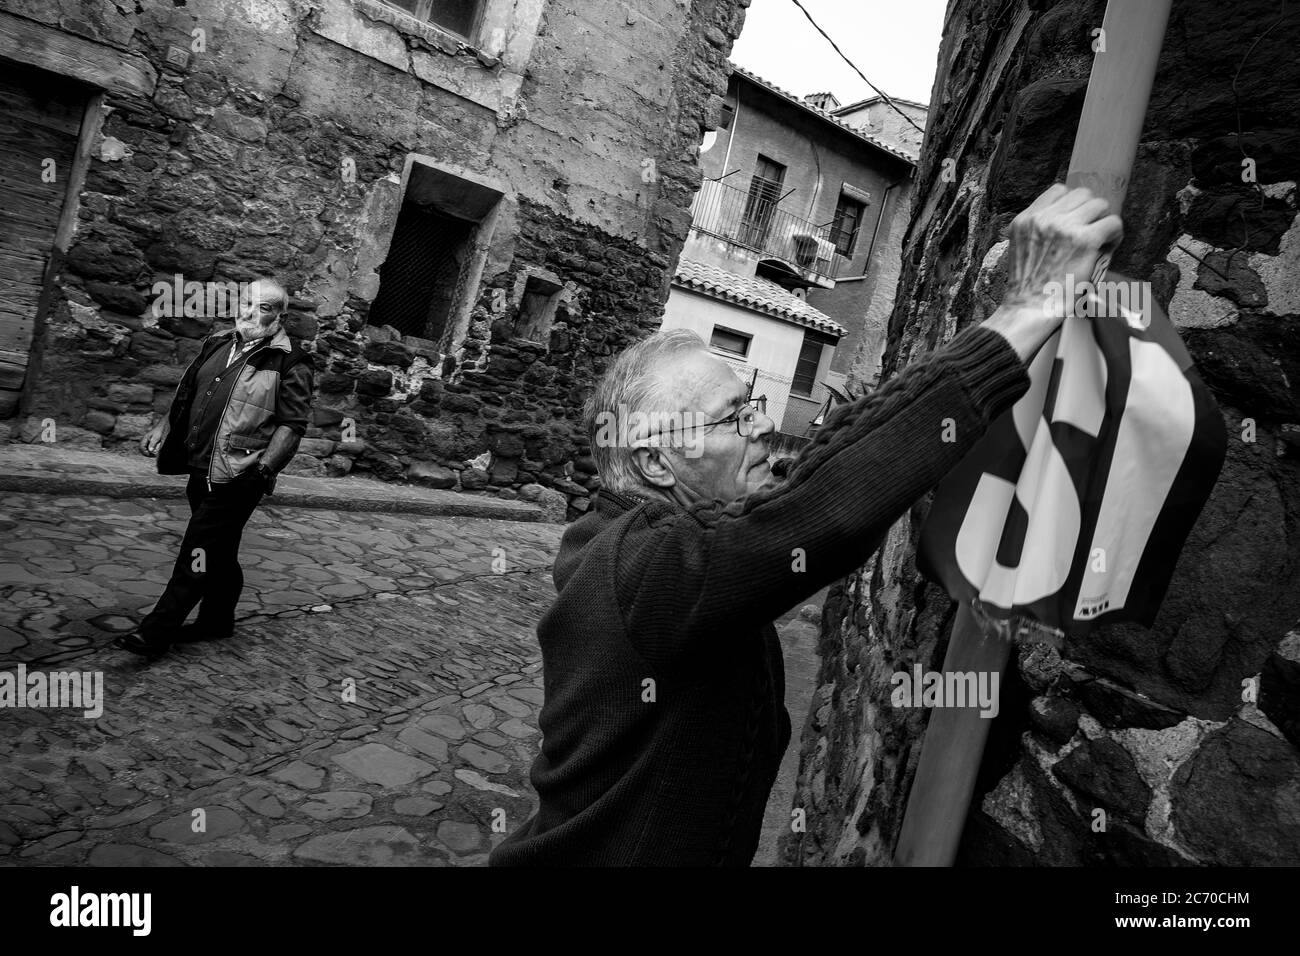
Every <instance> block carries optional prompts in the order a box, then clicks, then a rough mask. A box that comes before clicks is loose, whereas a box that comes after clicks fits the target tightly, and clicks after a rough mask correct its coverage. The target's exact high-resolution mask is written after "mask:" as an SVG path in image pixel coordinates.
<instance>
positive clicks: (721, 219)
mask: <svg viewBox="0 0 1300 956" xmlns="http://www.w3.org/2000/svg"><path fill="white" fill-rule="evenodd" d="M691 225H692V226H693V227H694V228H695V229H697V230H698V231H700V232H703V233H707V234H708V235H711V236H717V237H718V238H719V239H725V240H726V241H728V242H734V243H735V244H736V245H738V246H744V247H745V248H747V249H752V250H753V251H754V252H756V253H757V254H758V255H759V256H761V257H763V258H773V259H780V260H782V261H784V262H787V263H789V264H791V265H793V266H797V267H798V268H800V269H803V270H805V271H807V272H811V273H813V274H814V275H817V276H820V277H821V278H824V279H831V280H834V279H835V273H836V269H837V263H836V253H835V243H834V241H833V239H832V237H831V229H830V227H829V226H816V225H813V224H812V223H811V222H809V221H808V220H806V219H800V218H799V217H798V216H795V215H793V214H792V213H788V212H786V211H785V210H784V209H781V208H779V201H777V200H773V199H771V198H769V197H768V196H767V195H765V191H746V190H743V189H737V188H736V187H734V186H729V185H727V184H726V183H723V182H718V181H715V180H705V182H704V183H703V185H701V186H700V191H699V192H698V193H696V194H695V202H694V203H692V205H691Z"/></svg>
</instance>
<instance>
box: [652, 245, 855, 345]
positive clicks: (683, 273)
mask: <svg viewBox="0 0 1300 956" xmlns="http://www.w3.org/2000/svg"><path fill="white" fill-rule="evenodd" d="M673 283H674V284H676V285H679V286H681V287H682V288H684V289H690V290H691V291H693V292H701V293H703V294H704V295H708V296H712V297H713V298H715V299H722V300H723V301H725V302H734V303H736V304H738V305H743V306H746V307H748V308H750V309H753V310H755V311H756V312H765V313H767V314H768V315H775V316H776V317H778V318H782V319H786V320H788V321H790V322H794V323H795V324H797V325H806V326H808V327H809V328H812V329H817V330H818V331H820V332H826V333H827V334H829V335H834V336H837V337H841V336H844V335H847V334H848V330H847V329H845V328H844V326H842V325H840V324H839V323H838V322H836V321H835V320H834V319H832V318H831V317H830V316H828V315H827V314H826V313H824V312H821V311H819V310H818V309H814V308H813V307H812V306H811V305H809V304H808V303H807V302H805V301H804V300H803V299H801V298H799V297H798V296H797V295H793V294H792V293H790V292H787V291H786V290H785V289H782V288H781V287H780V286H779V285H777V284H776V283H775V282H772V281H771V280H770V279H760V278H758V277H757V276H742V275H737V274H736V273H734V272H728V271H727V270H726V269H719V268H718V267H717V266H711V265H707V264H705V263H703V262H696V261H695V260H693V259H682V260H680V261H679V262H678V263H677V273H676V275H674V276H673Z"/></svg>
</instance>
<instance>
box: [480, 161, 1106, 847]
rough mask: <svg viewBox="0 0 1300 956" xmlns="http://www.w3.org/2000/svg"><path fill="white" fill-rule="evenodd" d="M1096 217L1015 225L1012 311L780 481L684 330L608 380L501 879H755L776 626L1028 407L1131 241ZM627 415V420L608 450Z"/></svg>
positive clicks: (732, 378)
mask: <svg viewBox="0 0 1300 956" xmlns="http://www.w3.org/2000/svg"><path fill="white" fill-rule="evenodd" d="M1106 211H1107V204H1106V202H1105V201H1104V200H1100V199H1095V198H1093V197H1092V195H1091V193H1089V192H1088V190H1086V189H1076V190H1067V189H1066V188H1065V187H1064V186H1060V185H1057V186H1053V187H1052V188H1051V189H1049V190H1047V191H1046V192H1045V193H1043V194H1042V195H1041V196H1040V197H1039V198H1038V199H1037V200H1035V202H1034V203H1033V205H1031V206H1030V207H1029V208H1028V209H1027V210H1025V211H1024V212H1023V213H1021V214H1020V216H1018V217H1017V218H1016V219H1015V221H1014V222H1013V224H1012V228H1011V247H1010V250H1009V253H1008V261H1009V263H1010V270H1009V271H1010V276H1009V283H1008V291H1007V293H1006V298H1005V299H1004V301H1003V303H1002V305H1001V307H1000V308H998V309H997V311H996V312H994V314H993V315H991V316H990V317H989V318H988V320H986V321H985V322H984V323H982V324H981V325H978V326H975V327H973V328H970V329H967V330H966V331H964V332H963V333H961V334H960V335H958V336H957V337H956V338H955V339H954V340H953V341H951V342H949V343H948V344H947V345H946V346H944V347H942V348H939V349H937V350H936V351H934V352H932V353H931V354H930V355H928V356H926V357H925V358H924V359H921V360H919V361H917V362H915V363H913V364H912V365H911V366H909V367H908V368H907V369H906V370H904V371H903V372H901V373H900V374H899V375H897V376H896V377H895V378H894V379H893V380H891V381H890V382H889V383H888V384H886V385H885V386H883V387H882V388H880V389H879V390H878V391H876V392H875V393H873V394H871V395H869V396H867V397H865V398H862V399H859V400H858V401H856V402H853V403H851V404H848V405H843V406H840V407H839V408H837V409H836V410H835V412H834V413H833V414H832V415H831V416H829V418H828V420H827V422H826V424H825V425H824V426H823V427H822V428H821V430H820V431H819V433H818V435H817V437H816V439H815V440H814V441H813V442H812V443H811V444H810V445H809V446H808V447H807V448H805V449H804V450H803V451H802V452H801V453H800V455H799V457H798V458H797V459H796V460H795V462H794V464H793V465H792V466H791V468H790V470H789V474H788V476H787V477H786V478H785V479H784V480H782V481H780V482H778V481H777V480H776V479H774V478H773V476H772V473H771V469H770V468H769V465H768V454H769V449H768V436H769V435H771V434H772V432H773V431H774V429H775V426H774V424H773V422H772V420H771V419H769V418H768V417H767V416H766V414H765V413H764V407H763V406H764V403H763V402H762V401H761V400H755V402H754V403H753V404H749V402H748V395H747V393H746V389H745V386H744V384H743V383H742V382H741V381H740V380H739V379H738V378H737V377H736V375H735V374H734V373H733V372H732V371H731V369H730V368H729V367H728V366H727V365H726V364H725V363H724V362H722V361H720V360H719V359H717V358H715V357H714V356H713V355H711V354H710V353H709V351H708V348H707V347H706V346H705V344H704V342H703V341H701V340H700V339H699V338H698V337H697V336H695V335H694V334H693V333H691V332H687V331H684V330H673V331H664V332H660V333H657V334H655V335H652V336H650V337H649V338H648V339H646V340H644V341H642V342H639V343H637V344H636V345H634V346H632V347H631V348H630V349H628V350H627V351H626V352H624V353H623V354H622V355H621V356H620V357H619V358H618V359H617V360H616V361H615V362H614V363H613V365H612V366H611V367H610V369H609V370H608V372H607V373H606V375H605V378H604V380H603V381H602V382H601V383H600V384H599V386H598V387H597V388H596V390H595V393H594V394H593V395H592V397H591V400H590V402H589V406H588V413H589V421H590V422H591V423H592V434H593V451H594V457H595V459H596V463H597V467H598V470H599V472H600V475H601V479H602V489H601V491H600V492H599V493H598V494H597V495H596V496H595V499H594V501H593V506H592V509H591V510H590V511H589V512H588V513H587V514H586V515H584V516H583V517H582V518H581V519H579V520H578V521H576V522H574V524H573V525H571V526H570V527H569V529H568V530H567V532H566V533H565V535H564V539H563V541H562V542H561V545H560V552H559V555H558V557H557V558H556V561H555V569H554V577H555V585H556V588H557V590H558V592H559V593H558V596H557V598H556V600H555V603H554V604H553V605H552V606H551V607H550V609H549V610H548V611H547V612H546V614H545V615H544V616H543V618H542V620H541V622H540V623H539V625H538V638H539V641H540V643H541V648H542V656H543V676H544V685H545V704H544V706H543V708H542V712H541V715H540V718H539V723H540V726H541V730H542V735H543V740H542V746H541V752H540V754H539V755H538V757H537V759H536V761H535V762H534V764H533V767H532V771H531V775H530V779H531V782H532V784H533V787H534V788H535V789H536V791H537V794H538V797H539V807H538V810H537V812H536V813H535V814H533V815H532V816H531V817H529V819H528V820H527V821H524V822H523V823H522V824H521V825H520V826H518V827H515V828H514V829H513V830H512V831H511V832H510V833H509V835H508V836H507V837H506V839H505V840H504V841H503V842H502V843H501V844H500V845H499V846H497V847H496V849H495V850H494V851H493V853H492V855H491V858H490V862H491V863H492V864H493V865H497V866H509V865H733V866H734V865H739V866H747V865H748V864H749V863H750V861H751V860H752V859H753V856H754V853H755V851H756V849H757V847H758V840H759V833H760V830H761V826H762V819H763V811H764V808H765V806H766V803H767V798H768V794H769V793H770V791H771V788H772V784H773V782H774V781H775V779H776V775H777V770H778V768H779V766H780V763H781V757H782V755H783V754H784V752H785V749H786V747H787V746H788V744H789V741H790V719H789V716H788V715H787V713H786V710H785V706H784V695H785V679H784V669H783V662H782V657H781V646H780V643H779V642H778V639H777V635H776V631H775V629H774V628H773V626H772V623H771V622H772V621H773V620H775V619H776V618H777V617H779V616H780V615H781V614H782V613H784V612H785V611H787V610H788V609H789V608H791V607H793V606H795V605H797V604H798V603H799V602H801V601H803V600H806V599H807V598H809V597H811V596H812V595H813V594H815V593H817V591H819V590H820V589H821V588H823V587H825V586H826V585H827V584H829V583H831V582H832V581H834V580H836V579H838V578H840V577H842V576H844V575H845V574H848V573H849V572H851V571H852V570H853V569H854V568H856V567H858V566H860V565H861V564H862V563H863V562H864V561H865V560H866V559H867V558H868V557H869V556H870V554H871V552H872V551H873V550H875V548H876V547H877V545H878V544H879V543H880V541H881V539H882V538H883V536H884V534H885V533H886V531H887V530H888V529H889V527H890V525H892V524H893V523H894V522H895V521H896V520H897V519H898V518H899V517H900V516H902V515H903V514H905V513H906V511H907V509H908V508H909V507H910V506H911V505H912V504H913V503H914V502H915V501H916V500H917V499H918V498H919V497H921V496H922V495H923V494H925V492H926V491H928V490H929V489H930V488H932V487H933V486H934V485H935V484H937V483H938V482H939V480H940V479H941V478H942V477H943V476H944V474H945V473H946V472H947V471H949V470H950V469H951V468H952V467H953V466H955V465H956V464H957V462H958V461H960V460H961V458H962V457H963V456H964V455H965V454H966V452H968V451H969V450H970V449H971V447H972V446H973V445H974V444H975V442H976V441H977V440H978V439H979V438H980V436H981V435H982V434H983V433H984V431H985V430H986V429H987V427H988V425H989V424H990V423H991V422H992V421H993V419H995V418H996V417H997V416H998V415H999V414H1000V413H1002V412H1003V411H1004V410H1006V409H1008V408H1009V407H1010V406H1011V405H1012V404H1013V403H1014V402H1015V401H1016V399H1018V398H1019V397H1020V396H1021V395H1022V394H1023V393H1024V392H1025V390H1026V389H1027V388H1028V384H1029V379H1028V376H1027V371H1026V370H1027V368H1028V365H1029V363H1030V361H1031V360H1032V358H1033V356H1034V354H1035V353H1036V352H1037V351H1038V349H1039V348H1040V347H1041V346H1042V345H1043V343H1044V342H1046V341H1047V340H1048V339H1049V338H1050V337H1051V336H1052V334H1053V333H1054V332H1055V331H1056V329H1057V328H1058V327H1059V325H1060V323H1061V321H1062V319H1063V317H1064V310H1063V309H1059V310H1057V309H1053V308H1052V307H1051V306H1050V305H1049V301H1050V300H1049V299H1047V298H1045V296H1046V290H1047V289H1048V288H1051V284H1052V283H1055V282H1061V283H1062V284H1064V282H1065V281H1066V277H1067V276H1069V275H1073V276H1074V277H1076V279H1080V280H1082V279H1086V278H1088V277H1089V276H1090V275H1091V272H1092V267H1093V264H1094V262H1095V261H1096V259H1097V257H1098V255H1099V253H1100V251H1101V250H1103V249H1104V248H1108V247H1110V246H1113V245H1114V244H1115V243H1117V242H1118V239H1119V236H1120V232H1121V226H1120V221H1119V219H1118V217H1116V216H1113V215H1110V216H1108V215H1106ZM626 409H631V410H633V412H634V413H635V414H634V416H633V418H634V421H635V423H634V426H633V427H631V428H629V429H624V430H619V431H618V432H617V434H618V435H619V440H618V441H616V442H610V441H608V440H601V439H602V437H606V436H607V434H608V433H604V432H601V431H600V430H598V429H597V428H596V427H595V423H596V422H598V421H599V420H601V419H604V418H607V417H608V416H609V415H611V414H619V413H622V412H623V411H624V410H626ZM664 418H667V419H669V420H670V421H672V425H671V427H667V428H663V427H657V426H656V424H655V422H656V419H659V420H663V419H664ZM681 422H684V424H679V423H681ZM954 432H955V434H954ZM954 438H955V440H953V439H954Z"/></svg>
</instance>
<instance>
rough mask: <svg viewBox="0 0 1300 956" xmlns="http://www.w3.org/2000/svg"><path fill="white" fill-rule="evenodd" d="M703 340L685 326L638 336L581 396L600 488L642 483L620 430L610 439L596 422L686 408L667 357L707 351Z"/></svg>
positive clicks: (672, 412) (623, 487)
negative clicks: (616, 437)
mask: <svg viewBox="0 0 1300 956" xmlns="http://www.w3.org/2000/svg"><path fill="white" fill-rule="evenodd" d="M707 348H708V347H707V346H706V345H705V344H704V340H703V339H702V338H700V337H699V335H697V334H696V333H694V332H692V331H691V330H690V329H665V330H663V331H660V332H656V333H654V334H653V335H651V336H649V337H648V338H645V339H642V340H641V341H640V342H637V343H636V344H635V345H633V346H632V347H631V348H629V349H627V350H626V351H624V352H623V354H622V355H620V356H619V357H618V358H617V359H615V360H614V363H613V364H612V365H610V367H609V369H608V370H607V371H606V372H605V375H604V376H603V377H602V378H601V380H600V383H599V384H598V385H597V386H596V390H595V391H594V392H592V393H591V397H590V398H589V399H587V406H586V413H585V415H584V421H585V424H586V431H587V435H588V437H589V438H590V440H591V454H592V457H593V458H594V459H595V460H596V470H597V471H598V472H599V473H600V481H601V485H602V487H605V488H609V489H610V490H611V491H631V490H634V489H636V488H640V487H643V486H644V482H643V481H642V480H641V475H640V473H639V472H638V471H637V469H636V465H635V462H634V458H633V454H632V452H633V448H632V447H629V443H628V442H627V441H624V440H622V439H623V438H625V437H626V435H625V433H624V430H623V429H622V428H619V429H618V435H619V439H620V440H617V441H610V440H608V438H609V430H608V429H607V428H606V429H602V423H606V422H610V421H618V422H624V421H626V419H627V417H628V415H629V413H632V414H638V413H639V414H640V415H651V416H655V415H677V414H678V413H681V412H684V411H685V410H686V408H685V403H684V400H683V396H682V395H681V394H680V391H679V388H678V383H677V381H676V376H675V375H673V374H671V371H672V360H673V359H674V358H677V357H678V356H680V355H682V354H684V353H686V352H693V351H701V350H707Z"/></svg>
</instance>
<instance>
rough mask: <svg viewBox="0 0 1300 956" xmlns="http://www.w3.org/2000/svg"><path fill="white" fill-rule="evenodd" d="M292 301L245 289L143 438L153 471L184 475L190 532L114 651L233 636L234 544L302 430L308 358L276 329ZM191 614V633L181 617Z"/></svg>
mask: <svg viewBox="0 0 1300 956" xmlns="http://www.w3.org/2000/svg"><path fill="white" fill-rule="evenodd" d="M288 308H289V296H288V293H287V292H286V291H285V289H284V287H283V286H282V285H280V283H278V282H276V281H274V280H273V279H258V280H257V281H255V282H252V283H249V284H248V285H247V286H244V287H242V288H241V293H240V301H239V309H238V313H237V315H236V317H235V327H234V329H230V330H227V331H224V332H219V333H216V334H214V335H211V336H209V337H208V338H207V339H205V340H204V342H203V346H202V348H201V349H200V350H199V354H198V356H197V357H196V358H195V359H194V361H193V362H191V363H190V366H189V368H187V369H186V370H185V374H184V376H183V377H182V378H181V381H180V384H179V385H178V386H177V388H176V395H175V396H174V397H173V399H172V404H171V408H170V410H169V411H168V413H167V415H166V417H165V418H163V419H162V420H161V421H160V422H158V424H157V425H155V426H154V427H153V428H152V429H150V431H149V432H148V433H146V434H145V436H144V437H143V438H142V439H140V450H141V452H143V453H144V454H145V455H149V456H154V455H157V457H158V473H159V474H162V475H184V474H188V475H189V484H188V486H187V487H186V489H185V493H186V496H187V497H188V498H189V502H190V523H189V526H188V527H187V528H186V529H185V537H184V539H183V540H182V541H181V548H180V554H179V555H177V557H176V565H175V567H174V568H173V569H172V576H171V580H170V581H169V582H168V583H167V588H166V590H164V591H163V594H162V597H160V598H159V599H158V603H157V604H156V605H155V606H154V609H153V610H152V611H151V612H149V614H148V615H147V616H146V617H145V618H144V620H143V621H142V622H141V624H140V627H139V629H138V630H137V631H135V632H134V633H132V634H129V635H127V636H125V637H123V638H122V639H121V640H120V641H119V642H118V643H119V646H121V647H123V648H124V649H126V650H129V651H133V652H135V653H137V654H144V655H147V656H151V657H152V656H156V655H158V654H161V653H163V652H164V651H166V650H167V648H168V647H169V646H171V645H172V644H173V643H175V642H177V641H195V640H213V639H220V638H226V637H229V636H231V634H232V633H233V632H234V627H235V607H236V605H238V604H239V595H240V593H241V592H242V591H243V587H244V575H243V572H242V571H241V570H240V567H239V539H240V537H241V536H242V535H243V532H244V525H245V524H247V523H248V519H249V517H251V516H252V514H253V509H255V508H256V507H257V505H258V503H259V502H260V501H261V500H262V497H263V496H264V495H268V494H270V493H271V492H272V490H273V489H274V486H275V476H276V474H277V473H278V472H279V471H280V469H281V468H283V467H284V466H285V464H287V463H288V461H289V460H290V459H291V458H292V457H293V455H294V452H295V451H296V450H297V448H298V442H299V440H300V439H301V438H302V435H303V433H304V432H305V431H306V430H307V418H308V415H309V414H310V412H311V398H312V371H313V365H312V361H311V355H310V354H309V353H307V352H304V351H303V349H302V346H301V344H300V343H298V342H294V341H291V340H290V339H289V336H288V334H287V333H286V332H285V330H284V327H283V319H284V316H285V314H286V312H287V310H288ZM196 605H197V606H198V608H199V613H198V618H197V620H196V621H195V623H194V624H191V625H185V624H184V622H185V618H186V617H187V616H188V615H189V613H190V612H191V611H192V610H194V608H195V606H196Z"/></svg>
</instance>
